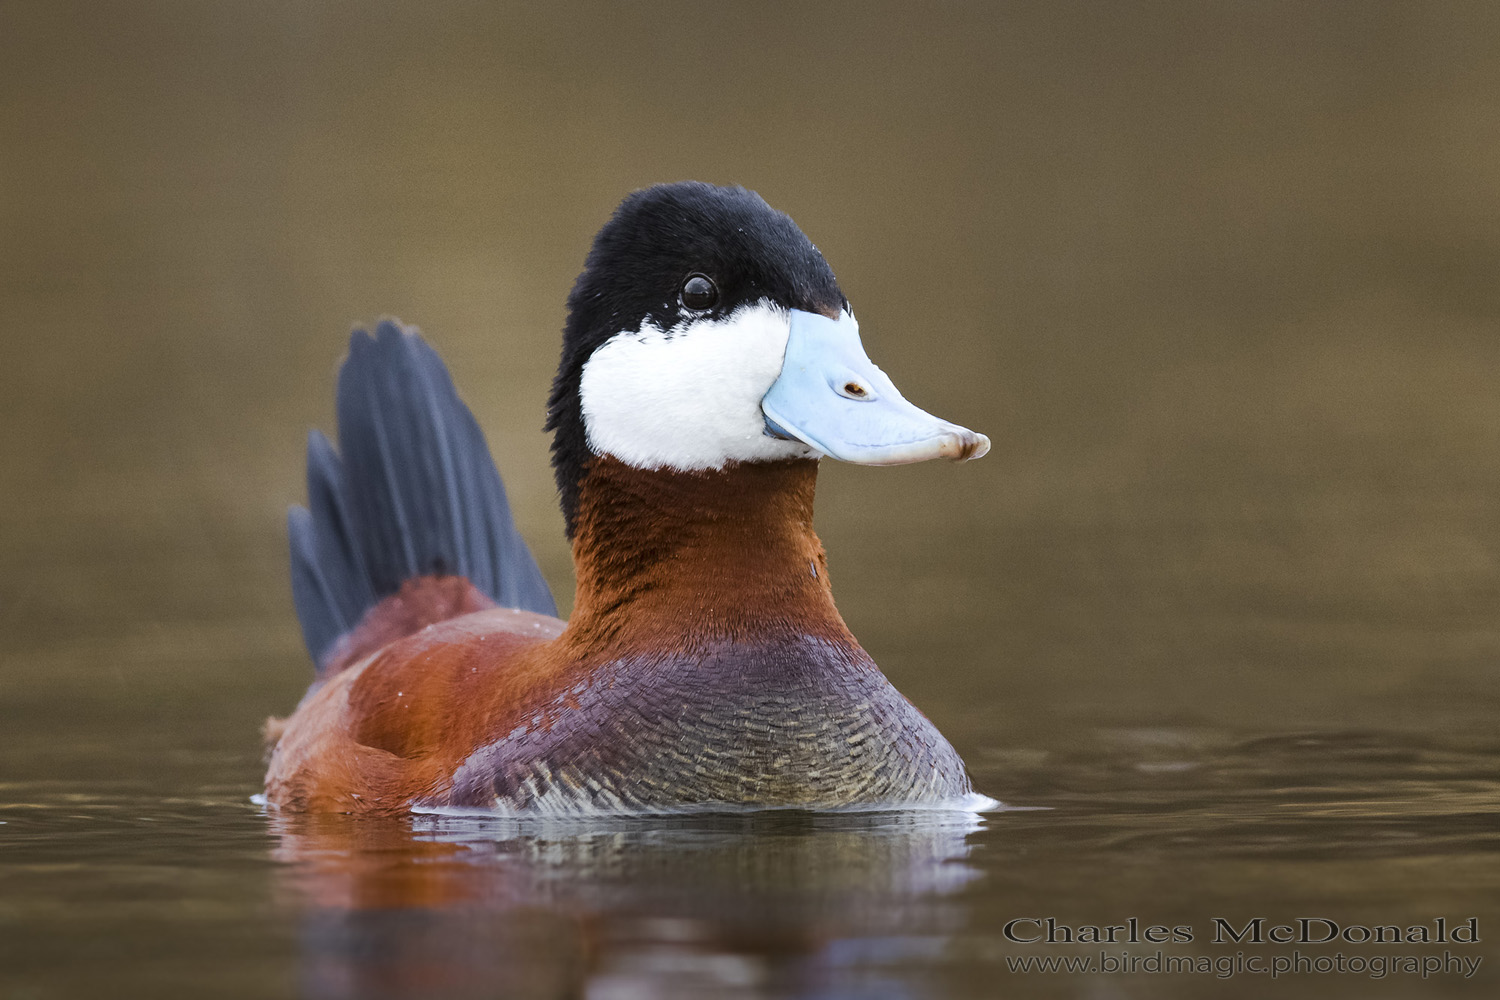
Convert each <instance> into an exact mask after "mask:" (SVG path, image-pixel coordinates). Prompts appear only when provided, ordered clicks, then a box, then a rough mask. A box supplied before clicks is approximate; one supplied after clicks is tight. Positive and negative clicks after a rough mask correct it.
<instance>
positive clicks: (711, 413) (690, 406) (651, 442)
mask: <svg viewBox="0 0 1500 1000" xmlns="http://www.w3.org/2000/svg"><path fill="white" fill-rule="evenodd" d="M789 331H790V326H789V320H788V316H787V312H786V310H784V309H781V308H779V307H777V306H774V305H771V304H770V303H764V302H762V303H757V304H755V305H750V306H742V307H741V308H739V309H736V310H735V311H734V312H733V313H731V314H730V315H728V316H725V317H723V318H722V319H713V320H696V321H688V322H685V323H680V324H678V325H677V326H675V327H673V328H672V329H670V330H666V331H663V330H659V329H657V328H656V327H655V326H652V325H650V324H647V325H646V326H644V327H642V328H641V329H640V331H638V332H625V333H618V334H616V335H615V336H614V337H612V338H610V340H608V341H607V342H605V343H604V344H603V345H602V346H601V347H599V348H598V349H597V350H596V351H594V353H593V354H592V355H591V356H590V357H589V360H588V361H587V362H586V363H585V364H584V366H583V378H582V381H581V383H580V385H579V395H580V397H581V398H580V402H581V405H582V409H583V423H584V427H585V429H586V431H587V433H588V442H589V447H590V448H591V449H592V450H593V451H594V453H595V454H600V455H613V456H614V457H615V458H618V459H619V460H620V461H622V462H625V463H626V464H628V465H632V466H635V467H636V468H642V469H656V468H662V467H668V468H673V469H681V470H684V471H687V470H692V469H720V468H723V466H724V463H725V462H729V461H740V462H756V461H774V460H777V459H786V458H803V457H811V456H816V455H817V454H818V452H817V451H816V450H814V449H813V448H810V447H808V446H807V445H805V444H803V443H802V442H800V441H784V440H781V439H780V438H775V437H772V436H770V435H769V434H767V433H766V423H765V415H764V414H763V413H761V409H760V401H761V398H762V397H763V396H765V394H766V391H767V390H769V389H770V388H771V384H772V383H773V382H775V381H776V379H777V377H778V376H779V375H780V374H781V363H782V360H783V358H784V357H785V356H786V342H787V335H788V333H789Z"/></svg>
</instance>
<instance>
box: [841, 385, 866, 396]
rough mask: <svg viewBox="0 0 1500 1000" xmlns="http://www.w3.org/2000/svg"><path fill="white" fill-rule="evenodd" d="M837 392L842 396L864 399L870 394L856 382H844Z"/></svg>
mask: <svg viewBox="0 0 1500 1000" xmlns="http://www.w3.org/2000/svg"><path fill="white" fill-rule="evenodd" d="M839 394H840V395H842V396H848V397H849V398H850V399H864V398H865V397H866V396H868V395H869V394H870V390H868V389H866V388H865V387H864V386H862V385H860V384H859V383H858V382H845V383H844V388H843V389H842V391H841V392H840V393H839Z"/></svg>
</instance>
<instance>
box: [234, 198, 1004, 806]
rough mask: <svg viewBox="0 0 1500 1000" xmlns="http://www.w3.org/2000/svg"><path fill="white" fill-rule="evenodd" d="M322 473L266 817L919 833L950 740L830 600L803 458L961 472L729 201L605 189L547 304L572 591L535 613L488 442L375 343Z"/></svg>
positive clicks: (303, 513)
mask: <svg viewBox="0 0 1500 1000" xmlns="http://www.w3.org/2000/svg"><path fill="white" fill-rule="evenodd" d="M336 417H337V439H338V444H337V447H335V445H334V444H333V443H332V442H331V441H330V440H329V439H328V438H327V437H325V436H324V435H323V434H322V433H321V432H319V431H316V430H315V431H313V432H311V434H310V435H309V438H308V447H307V492H308V502H307V506H306V507H300V506H298V507H293V508H292V509H291V511H290V513H289V515H288V533H289V537H290V547H291V570H292V572H291V577H292V596H293V603H294V605H295V607H296V611H297V616H298V619H299V621H300V623H301V627H302V634H303V638H304V639H305V641H306V645H307V648H308V651H309V653H310V654H311V656H312V659H313V661H314V663H315V665H316V673H315V677H314V679H313V681H312V683H311V685H310V686H309V688H308V690H307V693H306V694H305V695H304V697H303V698H302V700H301V702H300V703H299V704H298V705H297V706H296V708H295V710H294V711H293V712H292V713H291V714H290V715H289V716H288V717H286V718H284V719H273V720H270V721H269V722H268V726H267V741H268V744H269V749H268V766H267V772H266V777H265V789H264V793H263V795H264V802H265V803H266V804H267V806H268V807H270V808H274V809H278V810H285V811H289V812H308V813H375V814H387V815H391V814H402V813H408V812H412V811H418V812H420V811H430V810H437V811H443V810H458V811H480V812H483V813H487V814H499V815H515V816H533V815H534V816H579V815H603V814H654V813H662V812H678V811H699V810H708V811H721V810H728V811H734V810H741V809H807V810H825V809H826V810H839V809H884V808H923V807H938V808H943V807H946V806H949V805H952V804H955V803H962V802H966V801H971V800H972V799H973V798H974V797H975V795H976V793H975V792H974V788H973V783H972V781H971V779H970V776H969V773H968V770H967V768H966V767H965V765H964V762H963V760H962V759H961V758H960V756H959V754H958V753H957V751H955V749H954V748H953V746H952V744H951V743H949V741H948V740H947V739H945V738H944V737H943V736H942V734H941V733H940V732H939V731H938V729H937V728H936V727H935V726H934V725H933V724H932V722H931V721H929V720H928V718H927V717H926V716H925V715H924V714H923V713H922V712H921V711H920V710H919V709H918V708H917V707H916V706H915V705H913V704H912V703H911V702H910V701H909V700H908V699H907V698H905V697H904V696H903V695H901V694H900V692H898V691H897V690H896V688H895V687H894V686H893V685H892V684H891V682H890V681H889V680H888V679H887V678H886V677H885V675H884V674H883V673H882V672H881V671H880V669H879V668H878V667H877V666H876V665H875V662H874V661H873V660H872V659H871V657H870V656H869V654H867V653H866V652H865V650H864V649H863V648H862V647H861V646H860V644H859V642H858V641H857V640H856V639H855V638H854V636H853V635H852V634H851V633H850V631H849V628H848V626H847V625H846V624H845V622H844V620H843V618H842V617H841V616H840V615H839V612H838V610H837V608H836V607H835V605H834V601H833V593H832V588H831V585H830V581H829V575H828V561H827V556H826V553H825V551H824V549H823V546H822V544H821V542H820V541H819V539H818V536H817V535H816V533H815V532H814V530H813V501H814V492H815V487H816V482H817V474H818V467H819V462H820V460H822V459H824V458H831V459H834V460H838V461H843V462H851V463H856V464H861V465H896V464H905V463H912V462H921V461H926V460H929V459H938V458H944V459H951V460H956V461H965V460H970V459H975V458H979V457H980V456H982V455H984V454H985V453H986V452H987V451H988V450H989V446H990V442H989V439H988V438H987V437H986V436H984V435H983V434H979V433H976V432H974V431H971V430H969V429H967V428H964V427H961V426H959V425H957V424H953V423H950V422H948V421H945V420H941V419H939V418H938V417H935V416H933V415H932V414H930V413H928V412H926V411H925V410H922V409H920V408H918V407H917V406H915V405H914V404H912V403H910V402H908V401H907V400H906V399H905V398H904V397H903V396H902V395H901V393H900V392H899V391H898V390H897V388H896V386H895V385H894V384H893V383H892V381H891V380H890V378H889V377H887V376H886V374H885V373H884V372H882V371H881V370H880V369H879V368H878V367H876V366H875V364H874V363H873V362H872V361H871V360H870V359H869V357H868V355H867V354H866V353H865V350H864V347H863V345H862V342H861V339H860V335H859V324H858V323H857V322H856V320H855V317H854V312H853V310H852V308H851V307H850V305H849V301H848V299H847V298H846V297H845V296H844V293H843V291H842V290H841V289H840V286H839V284H838V282H837V280H836V279H835V278H834V274H833V271H832V269H831V268H830V266H829V265H828V263H827V261H826V260H825V259H824V257H823V254H822V253H821V252H820V251H819V250H818V248H817V247H816V246H814V245H813V243H812V242H811V240H809V239H808V237H807V236H806V235H804V234H803V232H802V230H801V229H799V228H798V226H797V224H796V223H795V222H793V220H792V219H791V218H790V217H789V216H788V215H786V214H784V213H782V212H780V211H777V210H775V209H773V208H772V207H771V206H770V205H768V204H767V203H766V201H765V200H764V199H762V198H761V197H760V196H759V195H758V194H756V193H755V192H753V191H750V190H747V189H745V188H743V187H722V186H716V185H711V184H706V183H702V182H696V181H687V182H679V183H671V184H660V185H656V186H654V187H649V188H644V189H641V190H638V191H635V192H633V193H631V194H629V195H628V196H627V197H626V198H625V199H624V200H623V201H622V202H621V203H620V205H619V206H618V208H616V210H615V211H614V213H613V214H612V216H611V217H610V218H609V219H608V221H607V222H606V223H605V224H604V226H603V227H602V228H601V229H600V230H599V232H598V233H597V235H596V236H595V238H594V241H593V244H592V247H591V248H590V250H589V252H588V254H587V257H586V259H585V262H584V266H583V271H582V273H581V274H580V275H579V277H578V279H577V281H576V283H575V284H574V286H573V289H572V292H571V293H570V295H569V297H568V301H567V319H566V323H565V326H564V329H563V338H562V355H561V359H560V362H559V365H558V369H557V375H556V378H555V379H554V381H553V384H552V389H551V393H550V396H549V398H548V402H547V411H546V421H545V425H544V426H545V429H546V430H548V431H550V432H551V433H552V443H551V458H552V466H553V472H554V475H555V478H556V483H557V491H558V497H559V500H560V505H561V508H562V514H563V521H564V528H565V531H566V535H567V539H568V541H569V543H570V544H571V547H572V557H573V566H574V571H575V577H576V596H575V600H574V604H573V611H572V614H571V616H570V617H569V618H568V619H567V620H566V621H563V620H561V619H559V618H558V617H557V607H556V603H555V601H554V599H553V597H552V594H551V592H550V590H549V588H548V585H547V583H546V581H545V579H544V578H543V576H542V573H541V571H540V570H539V568H538V566H537V563H536V561H535V559H534V558H533V556H532V553H531V551H530V549H529V548H528V547H527V545H526V543H525V541H524V539H522V538H521V537H520V535H519V533H518V532H517V529H516V527H515V524H514V522H513V519H512V516H511V512H510V507H509V504H508V501H507V497H506V493H505V489H504V486H503V483H502V481H501V478H500V475H499V473H498V471H497V469H496V467H495V463H494V460H493V458H492V457H491V455H490V451H489V448H488V446H487V444H486V442H485V438H484V435H483V433H482V431H481V430H480V428H479V425H478V424H477V422H476V421H475V419H474V417H473V415H472V414H471V412H470V411H469V410H468V408H467V407H466V406H465V405H464V403H463V402H462V400H461V399H460V397H459V395H458V393H457V390H456V389H455V387H454V383H453V381H452V378H451V376H450V375H449V373H448V370H447V368H446V367H445V366H444V364H443V362H442V360H441V359H440V358H439V356H438V354H437V353H436V352H435V351H434V350H433V348H432V347H431V346H430V345H429V344H428V343H427V342H426V341H425V340H424V339H423V338H422V336H421V334H420V333H419V332H418V331H417V330H415V329H412V328H408V327H406V326H404V325H403V324H402V323H401V322H400V321H399V320H395V319H383V320H381V321H380V322H378V323H377V324H376V325H375V330H374V332H373V334H372V333H370V332H367V331H366V330H364V329H359V328H357V329H355V330H354V331H353V333H352V335H351V338H350V344H349V352H348V354H347V356H346V358H345V359H344V360H343V362H342V364H341V367H340V369H339V373H338V380H337V390H336Z"/></svg>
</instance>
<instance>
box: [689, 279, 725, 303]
mask: <svg viewBox="0 0 1500 1000" xmlns="http://www.w3.org/2000/svg"><path fill="white" fill-rule="evenodd" d="M718 301H719V286H718V285H716V284H714V279H712V278H710V277H709V276H708V275H706V274H690V275H688V276H687V280H686V281H684V282H683V283H682V304H683V305H685V306H687V307H688V308H689V309H712V308H713V307H714V304H715V303H716V302H718Z"/></svg>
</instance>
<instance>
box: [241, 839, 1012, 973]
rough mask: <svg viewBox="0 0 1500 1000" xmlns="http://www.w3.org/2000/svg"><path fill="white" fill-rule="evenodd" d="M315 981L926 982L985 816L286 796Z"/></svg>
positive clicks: (289, 899)
mask: <svg viewBox="0 0 1500 1000" xmlns="http://www.w3.org/2000/svg"><path fill="white" fill-rule="evenodd" d="M270 822H271V825H272V830H273V833H274V834H275V836H276V837H277V838H278V839H279V846H278V848H277V849H276V852H275V855H276V858H277V859H278V860H279V861H281V862H282V863H283V864H284V868H283V869H282V872H283V877H282V883H281V884H282V889H283V895H284V897H285V902H286V903H287V904H288V905H290V906H292V907H295V908H296V909H298V910H300V911H301V913H302V917H301V932H300V936H301V946H302V949H303V952H304V959H303V974H302V975H303V983H302V992H303V994H304V995H308V996H313V997H320V998H321V997H361V998H368V997H450V996H451V997H471V996H473V997H479V996H486V997H498V996H503V997H533V996H534V997H573V996H577V997H589V998H627V997H632V998H633V997H642V998H645V997H651V998H672V997H689V996H691V997H698V996H715V997H769V996H777V997H822V996H848V995H850V991H851V989H853V990H855V991H856V992H857V993H858V995H861V996H863V995H878V996H881V997H919V996H925V995H928V984H930V980H931V976H930V972H931V963H933V962H934V961H936V960H937V959H938V958H939V957H940V956H941V954H942V952H943V951H944V949H945V948H946V946H947V942H948V939H949V937H950V936H951V935H952V934H953V933H954V932H955V931H956V930H957V929H958V928H959V926H960V924H961V921H962V915H961V909H960V906H959V904H958V902H957V900H956V899H955V898H954V894H955V893H956V892H957V891H958V890H960V889H961V888H962V887H963V886H965V885H967V884H968V883H969V882H971V881H972V880H973V879H975V878H976V877H977V874H978V873H977V872H976V871H975V869H973V868H972V867H970V866H969V865H968V864H967V863H965V859H966V858H967V855H968V850H969V848H968V843H967V840H968V835H969V834H970V833H971V832H973V831H975V830H977V829H979V828H980V826H981V824H982V820H980V819H979V818H978V817H976V816H973V815H970V814H964V813H953V812H942V813H936V812H933V813H922V812H906V813H864V814H845V815H818V814H811V813H802V812H763V813H758V814H753V815H718V816H694V817H682V818H667V819H663V818H661V817H656V818H653V819H651V820H644V819H641V820H616V821H609V822H607V823H603V824H601V823H600V822H599V821H594V822H593V823H591V824H589V825H587V826H585V825H583V824H580V823H576V822H568V821H561V822H549V823H538V822H536V821H506V820H488V819H479V818H473V817H449V816H437V815H425V816H424V815H417V816H412V817H405V818H390V819H373V818H371V817H359V818H355V817H349V816H339V815H285V814H282V815H272V816H271V817H270Z"/></svg>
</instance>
